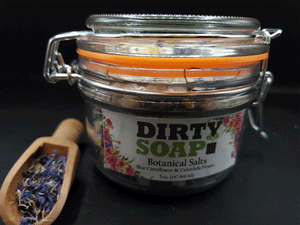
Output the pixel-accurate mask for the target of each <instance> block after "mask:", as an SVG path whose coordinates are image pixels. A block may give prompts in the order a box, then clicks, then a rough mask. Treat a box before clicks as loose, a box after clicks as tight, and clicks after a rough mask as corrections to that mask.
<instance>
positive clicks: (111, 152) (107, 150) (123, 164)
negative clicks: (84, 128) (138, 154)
mask: <svg viewBox="0 0 300 225" xmlns="http://www.w3.org/2000/svg"><path fill="white" fill-rule="evenodd" d="M104 120H105V122H104V124H103V125H104V126H103V145H104V165H105V167H106V168H109V169H111V170H114V171H117V172H120V173H123V174H126V175H130V176H135V175H138V174H139V171H136V170H135V169H134V168H133V167H132V166H131V165H130V164H131V163H132V162H133V161H134V159H132V160H128V158H126V157H125V156H122V155H121V152H120V150H119V145H121V142H120V141H119V140H115V137H114V135H113V134H112V133H111V130H113V123H112V121H111V120H110V119H108V118H107V119H105V118H104ZM102 154H103V153H102Z"/></svg>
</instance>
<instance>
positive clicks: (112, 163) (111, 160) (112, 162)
mask: <svg viewBox="0 0 300 225" xmlns="http://www.w3.org/2000/svg"><path fill="white" fill-rule="evenodd" d="M106 162H107V163H108V165H109V168H110V169H112V170H118V168H119V160H118V158H117V157H116V156H115V155H110V156H108V157H106Z"/></svg>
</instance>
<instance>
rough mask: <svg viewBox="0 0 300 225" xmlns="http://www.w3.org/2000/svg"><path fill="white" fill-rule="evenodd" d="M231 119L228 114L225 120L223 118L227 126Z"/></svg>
mask: <svg viewBox="0 0 300 225" xmlns="http://www.w3.org/2000/svg"><path fill="white" fill-rule="evenodd" d="M229 119H230V117H229V116H226V117H225V118H224V120H223V124H224V125H225V126H226V125H227V124H228V122H229Z"/></svg>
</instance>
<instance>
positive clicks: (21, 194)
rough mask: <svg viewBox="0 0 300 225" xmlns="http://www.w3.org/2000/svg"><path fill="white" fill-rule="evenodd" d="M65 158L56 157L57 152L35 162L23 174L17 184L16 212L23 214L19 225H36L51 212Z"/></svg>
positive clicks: (58, 188) (60, 180) (59, 185)
mask: <svg viewBox="0 0 300 225" xmlns="http://www.w3.org/2000/svg"><path fill="white" fill-rule="evenodd" d="M65 166H66V157H65V156H60V157H57V151H54V153H53V154H47V155H44V156H41V157H39V158H38V159H36V160H35V162H34V163H33V165H32V166H31V167H30V168H29V169H27V170H25V171H24V172H23V177H24V179H23V181H22V183H21V184H18V188H17V196H18V199H17V201H18V210H19V211H20V212H21V213H23V216H22V219H21V221H20V225H29V224H38V221H39V220H42V219H44V218H45V217H46V216H47V215H48V214H49V213H50V212H51V210H52V208H53V206H54V204H55V203H56V201H57V200H58V198H59V194H60V188H61V185H62V183H63V179H64V172H65Z"/></svg>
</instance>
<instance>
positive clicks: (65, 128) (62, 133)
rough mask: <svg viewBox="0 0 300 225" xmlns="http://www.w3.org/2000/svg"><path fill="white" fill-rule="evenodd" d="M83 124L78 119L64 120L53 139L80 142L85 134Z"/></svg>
mask: <svg viewBox="0 0 300 225" xmlns="http://www.w3.org/2000/svg"><path fill="white" fill-rule="evenodd" d="M83 129H84V126H83V124H82V123H81V122H80V121H79V120H76V119H73V118H68V119H65V120H63V121H62V122H61V123H60V124H59V125H58V126H57V128H56V130H55V131H54V133H53V135H52V136H53V137H56V138H61V139H65V140H68V141H72V142H78V141H79V139H80V136H81V135H82V133H83Z"/></svg>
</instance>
